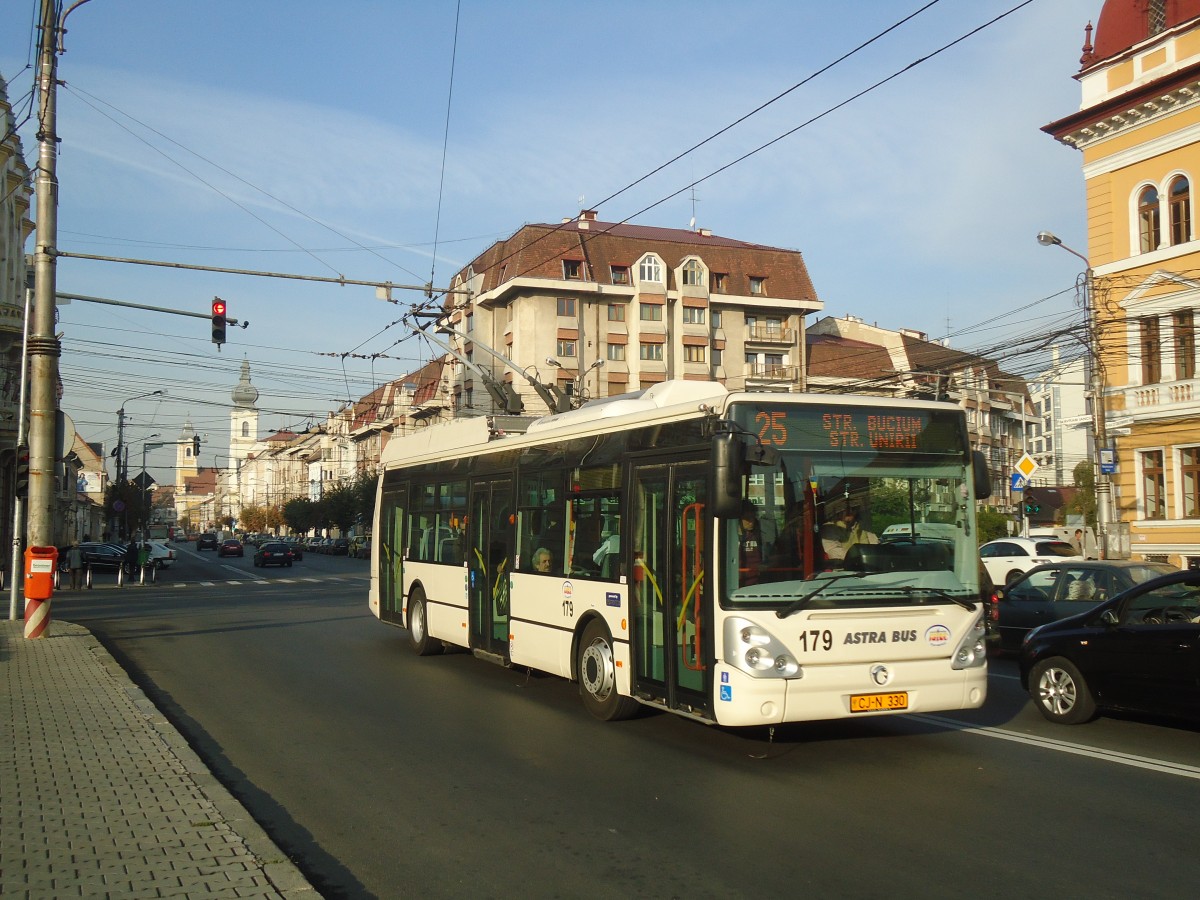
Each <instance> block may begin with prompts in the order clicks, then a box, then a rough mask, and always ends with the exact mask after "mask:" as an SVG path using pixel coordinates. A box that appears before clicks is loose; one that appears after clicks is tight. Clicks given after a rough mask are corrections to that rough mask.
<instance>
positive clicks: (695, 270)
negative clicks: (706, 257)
mask: <svg viewBox="0 0 1200 900" xmlns="http://www.w3.org/2000/svg"><path fill="white" fill-rule="evenodd" d="M683 283H684V284H685V285H690V286H692V287H699V286H700V285H702V284H704V266H702V265H700V261H699V260H696V259H689V260H688V261H687V262H685V263H684V264H683Z"/></svg>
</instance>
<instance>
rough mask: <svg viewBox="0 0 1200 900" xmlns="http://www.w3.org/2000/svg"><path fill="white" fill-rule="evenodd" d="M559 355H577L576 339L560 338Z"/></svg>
mask: <svg viewBox="0 0 1200 900" xmlns="http://www.w3.org/2000/svg"><path fill="white" fill-rule="evenodd" d="M558 355H559V356H572V357H573V356H574V355H575V341H564V340H560V341H559V342H558Z"/></svg>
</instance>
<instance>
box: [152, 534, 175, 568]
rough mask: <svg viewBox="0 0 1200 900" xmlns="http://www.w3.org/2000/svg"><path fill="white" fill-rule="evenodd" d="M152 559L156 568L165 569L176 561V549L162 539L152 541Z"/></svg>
mask: <svg viewBox="0 0 1200 900" xmlns="http://www.w3.org/2000/svg"><path fill="white" fill-rule="evenodd" d="M149 543H150V561H151V562H153V563H154V567H155V568H156V569H165V568H167V567H168V566H170V565H171V563H173V562H175V551H174V550H172V549H171V548H170V547H168V546H167V545H166V544H164V543H163V542H162V541H150V542H149Z"/></svg>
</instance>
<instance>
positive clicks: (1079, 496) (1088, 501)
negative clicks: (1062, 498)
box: [1067, 459, 1096, 526]
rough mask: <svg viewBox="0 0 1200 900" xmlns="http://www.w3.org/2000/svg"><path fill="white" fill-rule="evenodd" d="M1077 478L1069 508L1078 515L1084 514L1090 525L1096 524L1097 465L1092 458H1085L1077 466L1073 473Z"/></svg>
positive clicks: (1084, 518)
mask: <svg viewBox="0 0 1200 900" xmlns="http://www.w3.org/2000/svg"><path fill="white" fill-rule="evenodd" d="M1071 475H1072V477H1073V478H1074V479H1075V488H1076V491H1075V496H1074V497H1072V498H1071V502H1070V503H1069V504H1067V509H1069V510H1070V511H1071V512H1073V513H1076V514H1077V515H1082V516H1083V520H1084V521H1085V522H1086V523H1087V524H1088V525H1093V526H1094V525H1095V524H1096V467H1095V465H1094V464H1093V463H1092V461H1091V460H1090V459H1085V460H1083V461H1081V462H1080V463H1079V464H1078V465H1076V466H1075V469H1074V470H1073V471H1072V473H1071Z"/></svg>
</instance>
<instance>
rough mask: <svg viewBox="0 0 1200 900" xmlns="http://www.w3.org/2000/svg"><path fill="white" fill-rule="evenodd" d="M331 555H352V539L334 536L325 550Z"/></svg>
mask: <svg viewBox="0 0 1200 900" xmlns="http://www.w3.org/2000/svg"><path fill="white" fill-rule="evenodd" d="M325 552H326V553H328V554H329V555H330V556H349V555H350V539H349V538H334V539H333V540H332V541H330V543H329V547H328V548H327V549H326V551H325Z"/></svg>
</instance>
